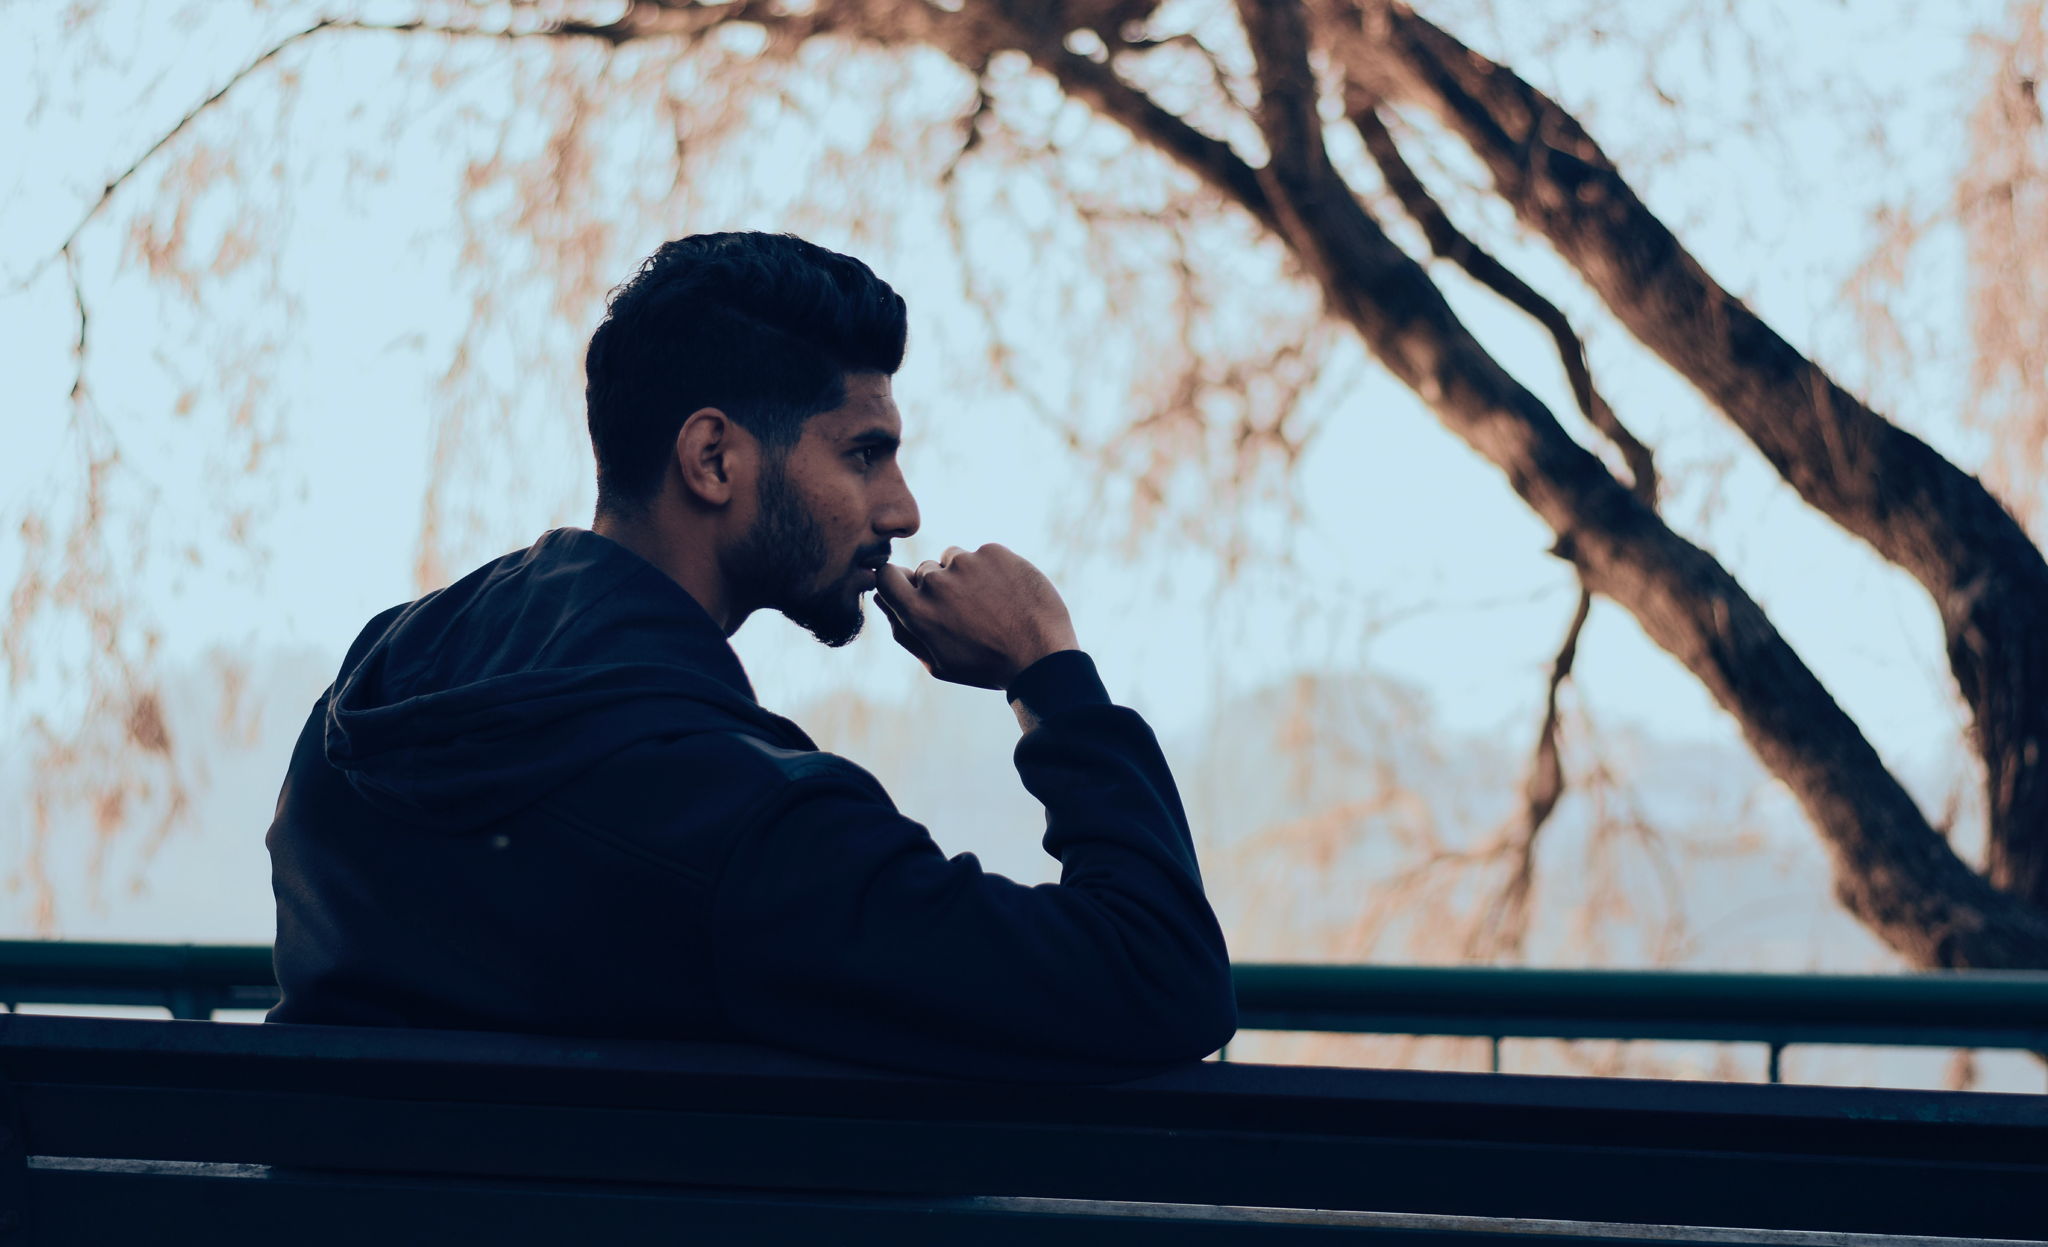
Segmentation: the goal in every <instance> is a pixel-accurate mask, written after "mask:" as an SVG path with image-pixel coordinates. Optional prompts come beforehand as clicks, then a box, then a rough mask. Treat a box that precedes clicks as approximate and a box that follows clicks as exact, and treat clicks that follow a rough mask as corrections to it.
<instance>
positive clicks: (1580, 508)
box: [1239, 0, 2048, 968]
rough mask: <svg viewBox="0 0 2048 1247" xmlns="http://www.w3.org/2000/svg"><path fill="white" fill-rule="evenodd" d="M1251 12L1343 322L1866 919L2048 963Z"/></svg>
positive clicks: (1282, 132)
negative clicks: (1367, 203)
mask: <svg viewBox="0 0 2048 1247" xmlns="http://www.w3.org/2000/svg"><path fill="white" fill-rule="evenodd" d="M1239 10H1240V12H1241V13H1242V15H1243V17H1244V22H1245V27H1246V31H1247V33H1248V34H1249V35H1250V38H1251V44H1252V49H1253V52H1254V55H1255V56H1256V58H1257V61H1258V64H1259V76H1260V80H1261V83H1262V85H1263V89H1264V94H1263V100H1262V104H1261V108H1260V113H1259V123H1260V127H1261V129H1262V130H1263V131H1264V132H1265V135H1266V139H1267V145H1268V147H1269V149H1270V150H1271V152H1272V157H1271V159H1270V161H1269V162H1268V164H1267V165H1266V167H1265V168H1263V169H1261V170H1260V171H1259V179H1260V182H1261V184H1262V185H1263V186H1264V187H1265V189H1266V192H1267V198H1268V201H1269V202H1270V203H1271V204H1272V206H1273V212H1274V215H1275V217H1276V218H1277V219H1278V220H1279V221H1280V222H1281V236H1282V237H1283V238H1284V239H1285V240H1286V241H1287V242H1288V243H1289V245H1290V246H1291V247H1292V248H1293V249H1294V251H1295V253H1296V254H1297V255H1299V256H1300V257H1301V258H1302V260H1303V262H1304V263H1305V264H1306V266H1307V267H1308V269H1309V270H1310V272H1311V273H1312V274H1313V275H1314V276H1315V278H1316V279H1317V281H1318V282H1319V283H1320V284H1321V285H1322V287H1323V289H1324V292H1325V294H1326V297H1327V298H1328V300H1329V303H1330V307H1331V310H1332V311H1333V312H1334V313H1335V314H1337V315H1339V316H1341V317H1343V318H1344V319H1345V320H1347V321H1348V322H1350V323H1351V324H1352V325H1353V326H1354V327H1355V328H1357V330H1358V331H1359V333H1360V335H1361V337H1363V338H1364V339H1365V341H1366V343H1367V345H1369V346H1370V347H1371V348H1372V350H1373V352H1374V354H1375V355H1377V356H1378V357H1379V358H1380V359H1381V361H1382V362H1384V363H1385V364H1386V365H1387V367H1388V368H1389V369H1391V370H1392V371H1393V372H1394V374H1395V375H1396V376H1398V377H1400V378H1401V379H1402V380H1403V381H1404V382H1405V383H1406V384H1408V385H1409V386H1410V387H1411V388H1413V389H1414V390H1415V391H1416V393H1418V394H1420V395H1421V396H1422V397H1423V398H1424V399H1425V400H1427V401H1428V402H1429V403H1430V404H1431V406H1432V407H1434V408H1435V409H1436V411H1437V413H1438V414H1439V416H1440V417H1441V418H1442V419H1443V421H1444V423H1445V424H1446V425H1447V426H1448V427H1449V428H1450V429H1451V430H1452V431H1453V432H1455V433H1457V434H1458V435H1459V436H1461V437H1463V438H1464V439H1465V440H1466V441H1467V442H1468V443H1470V444H1471V445H1472V446H1473V448H1474V449H1476V450H1478V451H1479V452H1480V453H1481V454H1484V455H1485V456H1486V457H1487V458H1489V459H1491V460H1493V461H1494V462H1495V463H1496V464H1498V465H1499V466H1500V467H1501V468H1502V470H1503V471H1504V472H1505V473H1506V474H1507V477H1508V480H1509V482H1510V484H1512V485H1513V487H1514V488H1515V490H1516V492H1517V493H1519V494H1520V495H1521V496H1522V498H1523V499H1524V500H1525V501H1526V502H1528V504H1529V505H1530V506H1531V507H1532V508H1533V509H1534V510H1535V511H1536V513H1537V514H1538V515H1540V516H1542V517H1543V518H1544V520H1545V521H1546V522H1548V523H1549V524H1550V526H1551V527H1552V529H1553V530H1554V531H1556V532H1557V533H1558V534H1559V541H1558V547H1557V552H1558V553H1559V554H1560V555H1561V556H1562V557H1564V558H1566V559H1569V560H1570V561H1571V562H1572V563H1573V564H1575V565H1576V566H1577V567H1578V569H1579V571H1580V573H1581V575H1582V576H1583V577H1584V579H1585V582H1586V584H1588V585H1589V586H1591V587H1592V588H1593V589H1594V590H1595V591H1596V592H1598V593H1600V594H1602V595H1603V596H1606V597H1609V598H1612V599H1614V600H1615V601H1617V602H1619V603H1620V604H1621V605H1622V606H1624V607H1625V608H1627V609H1628V610H1629V612H1630V613H1631V614H1633V615H1634V616H1635V617H1636V619H1637V620H1638V621H1639V622H1640V623H1641V624H1642V625H1643V628H1644V630H1645V631H1646V632H1647V633H1648V634H1649V635H1650V637H1651V638H1652V639H1653V640H1655V641H1656V642H1657V643H1658V644H1659V645H1661V646H1662V647H1663V648H1664V649H1666V650H1667V651H1669V652H1670V653H1671V654H1673V655H1674V656H1676V657H1677V658H1678V659H1679V660H1680V661H1681V662H1683V663H1684V664H1685V665H1686V666H1687V667H1688V668H1689V669H1691V671H1692V672H1693V674H1694V675H1695V676H1697V677H1698V678H1699V679H1700V681H1701V682H1702V684H1704V685H1705V686H1706V688H1707V689H1708V691H1709V692H1711V693H1712V694H1713V695H1714V696H1715V698H1716V699H1717V700H1718V701H1720V702H1721V704H1722V705H1723V706H1725V707H1727V708H1728V709H1729V710H1730V711H1731V713H1733V714H1734V715H1735V717H1736V719H1737V720H1738V722H1740V723H1741V725H1742V727H1743V730H1744V733H1745V734H1746V735H1747V736H1748V738H1749V741H1750V744H1751V747H1752V748H1754V749H1755V750H1756V752H1757V756H1758V757H1759V758H1761V759H1762V760H1763V762H1764V764H1765V765H1766V766H1767V767H1769V768H1770V769H1771V770H1772V771H1773V772H1774V773H1775V774H1777V775H1778V776H1779V778H1780V779H1782V780H1783V781H1784V782H1785V783H1786V785H1787V787H1789V788H1790V789H1791V790H1792V792H1793V793H1794V794H1795V795H1796V796H1797V797H1798V798H1799V800H1800V801H1801V803H1802V804H1803V805H1804V806H1805V808H1806V810H1807V813H1808V816H1809V817H1810V818H1811V819H1812V820H1813V823H1814V825H1815V827H1816V828H1817V829H1819V831H1820V832H1821V835H1822V838H1823V840H1824V842H1825V843H1826V844H1827V845H1828V847H1829V848H1830V850H1831V853H1832V855H1833V857H1834V860H1835V883H1836V892H1837V896H1838V897H1839V898H1840V899H1841V900H1842V902H1843V904H1844V905H1845V906H1846V907H1847V908H1848V909H1849V911H1850V912H1851V913H1853V914H1855V915H1856V916H1857V917H1858V918H1859V919H1860V920H1861V921H1862V922H1863V923H1864V924H1865V925H1867V926H1869V927H1870V928H1871V929H1872V930H1873V931H1875V932H1877V933H1878V934H1879V935H1880V936H1881V937H1882V938H1883V939H1885V940H1886V942H1888V943H1890V944H1891V945H1892V946H1893V947H1894V948H1896V949H1898V950H1899V951H1900V952H1901V953H1903V954H1905V955H1906V956H1907V957H1909V958H1911V959H1912V960H1914V961H1917V962H1919V963H1920V964H1924V965H1935V966H1979V967H1987V968H1989V967H2018V966H2024V965H2030V964H2042V963H2044V962H2048V913H2043V912H2042V911H2041V910H2040V909H2038V908H2036V907H2034V906H2032V905H2029V904H2027V903H2026V902H2024V901H2022V900H2020V899H2019V898H2017V897H2014V896H2012V895H2010V894H2007V893H2003V892H2000V891H1998V890H1997V889H1995V888H1993V887H1992V886H1991V885H1990V884H1989V883H1988V882H1987V881H1986V880H1985V879H1984V878H1983V877H1982V876H1980V875H1978V874H1977V873H1976V872H1974V871H1972V870H1971V869H1970V868H1969V866H1967V865H1966V864H1965V863H1964V862H1963V861H1962V860H1961V859H1960V858H1958V857H1957V856H1956V855H1955V853H1954V851H1953V850H1952V849H1951V848H1950V847H1949V845H1948V843H1947V842H1946V841H1945V840H1943V839H1942V838H1941V837H1940V836H1939V835H1938V834H1936V832H1935V831H1934V830H1933V828H1932V827H1930V826H1929V825H1928V822H1927V819H1926V817H1925V816H1924V815H1923V814H1922V813H1921V812H1920V810H1919V809H1918V807H1916V806H1915V805H1914V803H1913V801H1912V798H1911V797H1910V796H1908V795H1907V793H1906V791H1905V790H1904V788H1902V787H1901V786H1900V785H1899V783H1898V781H1897V779H1896V778H1894V777H1893V776H1892V774H1891V773H1890V772H1889V771H1888V770H1886V769H1885V767H1884V764H1883V762H1882V761H1881V760H1880V759H1879V758H1878V756H1877V754H1876V751H1875V750H1873V749H1872V748H1871V747H1870V743H1869V742H1868V741H1867V740H1865V739H1864V737H1863V735H1862V733H1861V731H1859V730H1858V729H1857V727H1856V725H1855V723H1854V722H1853V721H1851V720H1850V718H1849V717H1848V716H1847V715H1846V714H1844V713H1843V712H1842V709H1841V707H1840V706H1838V705H1837V704H1836V703H1835V701H1834V699H1833V698H1832V697H1830V696H1829V695H1828V692H1827V690H1826V689H1825V688H1823V687H1822V686H1821V684H1820V682H1819V681H1818V680H1817V679H1815V678H1814V675H1813V673H1812V672H1811V671H1810V670H1809V669H1808V668H1807V667H1806V666H1805V664H1804V663H1802V662H1801V661H1800V660H1799V657H1798V655H1797V654H1795V653H1794V652H1793V651H1792V648H1791V647H1790V646H1789V645H1788V644H1786V642H1785V640H1784V638H1783V637H1782V636H1781V635H1779V633H1778V632H1777V630H1776V629H1775V628H1774V627H1773V626H1772V624H1771V622H1770V620H1769V619H1768V618H1767V617H1766V616H1765V615H1764V612H1763V610H1762V608H1761V607H1759V606H1758V605H1757V603H1756V602H1755V601H1754V600H1753V599H1752V598H1750V596H1749V595H1748V594H1747V593H1746V592H1744V591H1743V589H1742V587H1741V586H1740V585H1739V584H1737V583H1736V582H1735V580H1734V578H1733V577H1731V576H1729V574H1728V573H1727V571H1726V570H1725V569H1724V568H1722V567H1721V565H1720V564H1719V563H1718V562H1716V561H1715V560H1714V559H1713V558H1712V556H1710V555H1708V554H1707V553H1706V552H1705V551H1703V550H1701V549H1700V548H1699V547H1697V546H1695V545H1693V544H1692V543H1690V542H1688V541H1686V540H1685V539H1683V538H1682V537H1679V536H1678V535H1677V534H1676V533H1674V532H1672V531H1671V530H1670V528H1669V527H1667V526H1666V525H1665V524H1664V522H1663V520H1662V519H1660V518H1659V517H1658V516H1657V514H1656V512H1655V511H1653V510H1651V509H1650V508H1649V507H1647V506H1645V505H1644V504H1643V502H1642V500H1641V499H1640V498H1638V497H1636V496H1635V495H1634V494H1632V493H1631V492H1630V491H1629V490H1628V489H1627V488H1625V487H1624V486H1623V485H1622V484H1621V483H1620V482H1619V481H1617V480H1616V479H1615V478H1614V476H1613V474H1612V473H1610V472H1608V470H1607V469H1606V468H1605V467H1604V466H1602V465H1601V463H1600V462H1599V460H1598V459H1596V458H1595V457H1594V456H1593V455H1592V454H1591V453H1590V452H1589V451H1587V450H1586V449H1585V448H1584V447H1582V446H1580V445H1578V444H1577V443H1576V442H1574V441H1573V440H1572V439H1571V438H1570V437H1569V436H1568V435H1567V434H1566V433H1565V431H1564V430H1563V428H1562V427H1560V426H1559V425H1558V423H1557V421H1556V419H1555V417H1553V416H1552V415H1551V414H1550V412H1549V411H1547V410H1546V409H1545V408H1544V407H1543V405H1542V403H1541V402H1540V401H1539V400H1538V399H1537V398H1536V397H1535V396H1534V395H1533V394H1531V393H1529V391H1528V390H1527V389H1526V388H1524V387H1523V386H1522V385H1520V384H1519V383H1518V382H1516V381H1515V380H1514V378H1513V377H1511V376H1509V375H1508V374H1507V372H1506V371H1505V370H1503V369H1502V368H1501V366H1500V365H1499V363H1497V362H1496V361H1495V360H1494V359H1493V358H1492V357H1491V356H1490V355H1488V354H1487V353H1486V352H1485V350H1484V348H1482V347H1481V346H1480V345H1479V344H1478V342H1477V341H1476V340H1475V339H1474V338H1473V337H1472V335H1471V333H1470V332H1469V331H1468V330H1466V329H1465V328H1464V326H1463V325H1461V324H1460V323H1459V322H1458V320H1457V318H1456V316H1455V314H1453V313H1452V311H1451V309H1450V307H1449V305H1448V304H1446V303H1445V302H1444V299H1443V295H1442V293H1441V292H1440V291H1438V290H1437V289H1436V287H1435V286H1434V284H1432V283H1431V282H1430V280H1429V277H1428V275H1427V274H1426V273H1424V272H1423V271H1422V269H1421V266H1420V265H1418V264H1416V262H1415V261H1413V260H1411V259H1409V258H1408V256H1407V255H1406V254H1405V253H1403V252H1402V251H1401V250H1400V248H1398V247H1396V246H1394V244H1393V243H1392V242H1391V241H1390V240H1389V239H1388V238H1387V237H1386V235H1385V233H1384V232H1382V231H1381V230H1380V228H1379V226H1378V224H1377V223H1376V222H1374V221H1373V220H1372V218H1371V217H1370V216H1369V215H1367V213H1366V212H1365V210H1364V208H1363V207H1362V206H1361V205H1360V203H1359V201H1358V198H1357V196H1356V195H1354V194H1352V193H1351V192H1350V189H1349V188H1348V187H1347V186H1345V185H1344V183H1343V181H1342V179H1341V178H1340V177H1339V176H1338V174H1337V173H1336V171H1335V169H1334V168H1333V167H1332V166H1331V164H1330V161H1329V154H1328V152H1327V151H1326V149H1325V148H1324V145H1323V141H1322V131H1321V123H1320V118H1319V116H1318V113H1317V98H1316V88H1315V80H1314V78H1313V76H1312V74H1311V72H1310V70H1309V66H1308V34H1307V29H1306V26H1305V24H1304V15H1303V12H1302V10H1301V8H1300V7H1299V6H1298V5H1297V4H1294V3H1291V2H1289V0H1239Z"/></svg>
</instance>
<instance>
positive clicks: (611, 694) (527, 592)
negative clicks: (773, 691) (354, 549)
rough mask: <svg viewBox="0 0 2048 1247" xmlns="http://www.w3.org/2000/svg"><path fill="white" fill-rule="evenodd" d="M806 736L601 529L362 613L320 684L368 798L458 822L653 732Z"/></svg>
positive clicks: (347, 764)
mask: <svg viewBox="0 0 2048 1247" xmlns="http://www.w3.org/2000/svg"><path fill="white" fill-rule="evenodd" d="M701 732H740V733H745V734H747V735H750V736H756V737H759V738H761V739H763V740H766V741H768V742H770V743H771V744H775V745H778V746H781V747H783V748H788V749H805V750H811V749H816V748H817V746H816V744H814V743H813V742H812V741H811V739H810V737H808V736H806V735H805V734H804V732H803V729H801V728H799V727H798V726H797V725H796V724H794V723H792V722H790V721H789V720H788V719H785V718H782V717H781V716H780V715H776V714H772V713H770V712H769V711H767V710H764V709H762V708H761V706H760V705H759V703H757V702H756V701H755V700H754V689H753V685H752V684H751V683H750V682H749V681H748V680H747V674H746V671H745V669H744V668H742V666H741V665H740V660H739V656H738V655H737V654H735V653H734V652H733V649H732V646H731V645H730V644H728V643H727V641H726V639H725V635H724V633H723V632H722V631H721V630H720V628H719V627H718V625H717V624H716V623H715V622H713V620H712V618H711V616H710V615H709V614H707V613H706V612H705V610H704V608H703V607H702V606H701V605H699V604H698V602H697V600H696V599H695V598H693V597H691V596H690V594H689V592H688V591H687V590H685V589H684V588H683V587H682V586H681V585H679V584H677V583H676V582H675V581H673V580H671V579H669V578H668V576H667V575H666V574H665V573H663V572H662V571H661V570H660V569H658V568H656V567H655V566H654V565H653V564H651V563H649V562H647V561H646V560H645V559H643V558H641V557H640V556H639V555H637V554H635V553H633V552H632V551H631V550H628V549H627V548H626V547H624V546H622V545H620V544H618V543H617V542H615V541H613V540H611V539H610V538H608V537H603V536H600V535H598V534H597V533H594V532H591V531H589V530H587V529H581V528H557V529H553V530H551V531H549V532H547V533H545V534H543V535H542V536H541V538H540V539H539V540H538V541H536V542H534V543H533V545H531V546H529V547H527V548H526V549H524V550H515V551H513V552H512V553H510V554H507V555H505V556H504V557H502V558H498V559H494V560H492V561H491V562H489V563H486V564H484V565H483V566H482V567H479V568H478V569H476V570H475V571H473V572H471V573H470V574H469V575H467V576H464V577H463V578H462V579H460V580H458V581H456V582H455V583H454V584H451V585H449V586H448V587H446V588H444V589H439V590H436V591H435V592H433V593H429V594H427V595H426V596H425V597H422V598H420V599H418V600H417V601H414V602H409V603H407V604H405V605H403V606H399V607H394V608H393V609H391V610H388V611H385V612H384V613H383V614H380V615H378V616H377V617H376V618H375V619H372V620H371V621H370V623H369V625H368V626H367V627H365V628H364V629H363V632H362V634H361V635H360V636H358V637H357V638H356V642H355V644H354V645H353V646H351V647H350V649H349V653H348V657H347V658H346V659H345V660H344V661H343V663H342V668H341V673H340V674H339V675H338V676H337V677H336V679H335V682H334V685H333V687H332V688H331V689H330V690H329V696H328V703H327V716H326V731H325V745H326V753H327V760H328V762H330V763H331V764H332V765H333V766H334V767H336V768H337V769H338V770H340V771H341V772H342V773H343V774H344V775H346V776H347V777H348V781H349V783H350V784H352V785H353V786H354V787H355V790H356V791H357V792H359V793H361V794H362V796H363V798H364V799H365V800H367V801H368V802H370V803H371V804H372V805H373V806H375V807H376V808H377V809H378V810H379V811H381V812H383V813H385V814H387V815H389V816H391V817H393V818H396V819H399V820H401V821H403V822H406V823H409V824H413V825H416V826H419V827H421V828H423V829H427V830H434V831H444V832H453V833H460V832H466V831H473V830H475V829H476V828H479V827H481V826H484V825H485V824H487V823H490V822H492V821H494V820H496V819H499V818H502V817H504V816H505V815H507V814H510V813H512V812H514V811H516V810H518V809H521V808H523V807H524V806H527V805H529V804H531V803H532V802H534V801H536V800H538V799H539V798H541V797H543V796H545V795H546V794H547V793H549V792H550V791H552V790H554V789H555V788H557V787H559V786H561V785H562V784H564V783H567V782H568V781H569V780H571V779H573V778H575V777H576V776H577V775H578V774H580V773H582V772H583V771H584V770H586V769H588V768H589V767H591V766H592V765H594V764H596V763H597V762H600V761H602V760H603V759H604V758H606V757H609V756H610V755H612V754H614V753H617V752H618V751H620V750H622V749H625V748H627V747H629V746H632V745H635V744H639V743H640V742H642V741H646V740H650V739H664V738H666V739H673V738H677V737H683V736H689V735H693V734H696V733H701Z"/></svg>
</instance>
